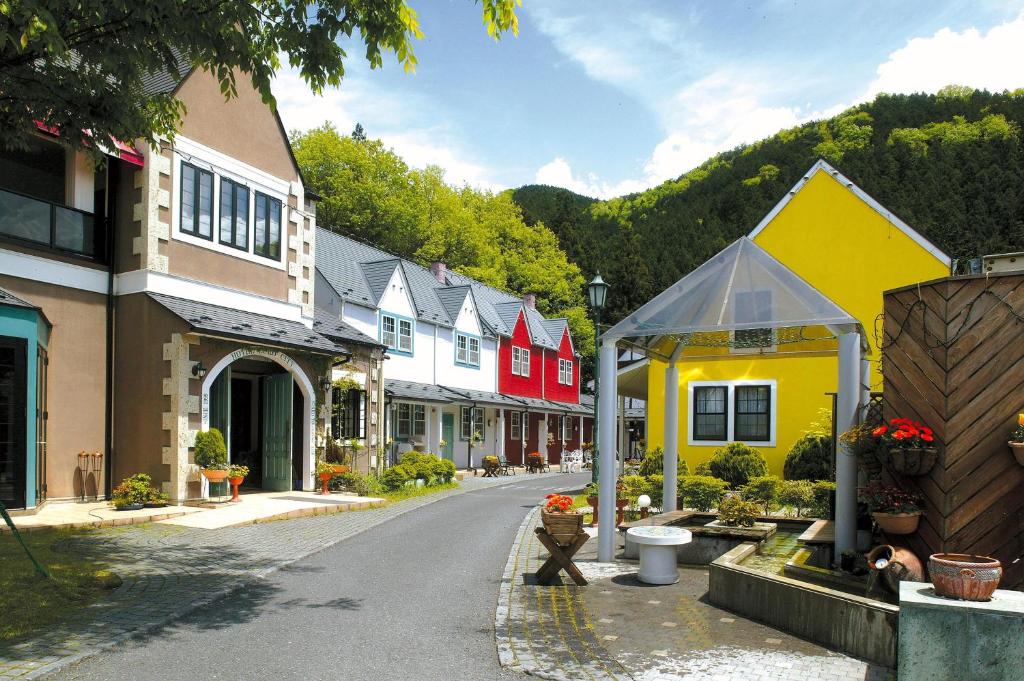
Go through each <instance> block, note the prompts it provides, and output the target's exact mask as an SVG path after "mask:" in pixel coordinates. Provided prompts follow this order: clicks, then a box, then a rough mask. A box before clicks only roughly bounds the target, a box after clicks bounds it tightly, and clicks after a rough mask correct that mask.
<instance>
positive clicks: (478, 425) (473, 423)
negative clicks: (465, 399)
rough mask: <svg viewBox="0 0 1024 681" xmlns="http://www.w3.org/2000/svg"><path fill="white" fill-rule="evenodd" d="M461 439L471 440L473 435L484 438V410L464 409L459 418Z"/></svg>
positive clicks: (478, 408)
mask: <svg viewBox="0 0 1024 681" xmlns="http://www.w3.org/2000/svg"><path fill="white" fill-rule="evenodd" d="M459 431H460V432H459V437H460V438H461V439H463V440H469V439H471V438H472V437H473V433H474V432H476V434H477V435H478V436H479V437H480V438H481V439H483V437H484V410H483V409H482V408H481V407H463V408H462V410H461V415H460V418H459Z"/></svg>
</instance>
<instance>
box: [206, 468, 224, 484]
mask: <svg viewBox="0 0 1024 681" xmlns="http://www.w3.org/2000/svg"><path fill="white" fill-rule="evenodd" d="M203 477H204V478H206V479H207V480H209V481H210V482H211V483H215V482H224V480H226V479H227V477H228V471H227V470H219V469H216V468H204V469H203Z"/></svg>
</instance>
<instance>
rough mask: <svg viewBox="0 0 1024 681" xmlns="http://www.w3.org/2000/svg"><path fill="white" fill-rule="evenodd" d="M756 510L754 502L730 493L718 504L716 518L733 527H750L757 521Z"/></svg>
mask: <svg viewBox="0 0 1024 681" xmlns="http://www.w3.org/2000/svg"><path fill="white" fill-rule="evenodd" d="M757 511H758V508H757V504H755V503H754V502H752V501H744V500H743V499H740V498H739V497H738V496H732V495H730V496H728V497H726V498H725V499H722V503H720V504H719V505H718V520H719V522H722V523H725V524H726V525H731V526H733V527H751V526H753V524H754V523H755V522H757Z"/></svg>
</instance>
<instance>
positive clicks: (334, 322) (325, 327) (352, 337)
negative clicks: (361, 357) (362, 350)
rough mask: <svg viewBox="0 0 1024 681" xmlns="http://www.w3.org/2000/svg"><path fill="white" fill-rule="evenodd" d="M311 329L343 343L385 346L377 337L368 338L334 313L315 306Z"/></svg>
mask: <svg viewBox="0 0 1024 681" xmlns="http://www.w3.org/2000/svg"><path fill="white" fill-rule="evenodd" d="M313 330H314V331H316V332H317V333H319V334H321V335H324V336H327V337H328V338H331V339H334V340H340V341H342V342H344V343H357V344H359V345H370V346H373V347H378V348H385V347H386V346H384V345H381V344H380V343H379V342H378V341H377V339H375V338H370V337H369V336H367V335H366V334H365V333H363V332H362V331H360V330H359V329H357V328H355V327H354V326H352V325H350V324H346V323H345V322H343V321H341V320H340V319H338V318H337V317H335V316H334V315H332V314H330V313H329V312H326V311H324V310H321V309H320V308H317V309H316V310H314V313H313Z"/></svg>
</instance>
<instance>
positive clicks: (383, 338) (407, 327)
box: [380, 313, 413, 355]
mask: <svg viewBox="0 0 1024 681" xmlns="http://www.w3.org/2000/svg"><path fill="white" fill-rule="evenodd" d="M412 324H413V323H412V320H411V319H406V318H405V317H399V316H398V315H394V314H387V313H381V315H380V342H381V343H383V344H384V345H386V346H387V347H388V349H389V350H393V351H395V352H399V353H402V354H406V355H411V354H412V329H413V326H412Z"/></svg>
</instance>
